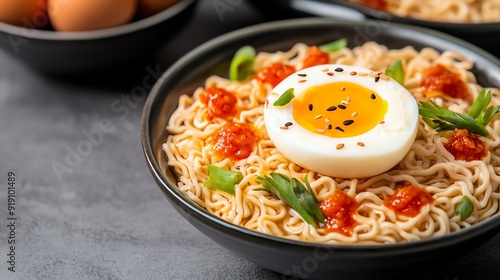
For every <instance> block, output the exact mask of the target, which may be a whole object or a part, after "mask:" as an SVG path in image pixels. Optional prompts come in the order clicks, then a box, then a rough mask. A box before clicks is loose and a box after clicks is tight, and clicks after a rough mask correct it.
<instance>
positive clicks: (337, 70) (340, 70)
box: [335, 67, 344, 72]
mask: <svg viewBox="0 0 500 280" xmlns="http://www.w3.org/2000/svg"><path fill="white" fill-rule="evenodd" d="M342 71H344V69H342V68H340V67H337V68H335V72H342Z"/></svg>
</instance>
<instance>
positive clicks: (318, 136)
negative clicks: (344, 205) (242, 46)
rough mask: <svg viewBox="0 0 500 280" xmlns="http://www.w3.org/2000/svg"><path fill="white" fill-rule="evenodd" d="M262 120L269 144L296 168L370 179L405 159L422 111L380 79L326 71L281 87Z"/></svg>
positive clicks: (366, 73)
mask: <svg viewBox="0 0 500 280" xmlns="http://www.w3.org/2000/svg"><path fill="white" fill-rule="evenodd" d="M291 93H293V98H291V100H290V101H289V102H285V103H283V102H282V101H283V100H284V99H286V97H291ZM282 95H285V96H282ZM280 97H281V98H280ZM277 100H279V101H278V102H276V101H277ZM275 102H276V103H275ZM264 120H265V124H266V129H267V132H268V134H269V137H270V139H271V141H273V143H274V144H275V146H276V148H277V149H278V150H279V151H280V152H281V153H282V154H283V155H284V156H286V157H287V158H288V159H290V160H291V161H293V162H294V163H296V164H298V165H300V166H301V167H304V168H307V169H310V170H313V171H316V172H317V173H319V174H322V175H328V176H332V177H340V178H364V177H370V176H374V175H377V174H380V173H383V172H385V171H387V170H389V169H391V168H392V167H394V166H395V165H396V164H398V162H399V161H401V160H402V159H403V158H404V156H405V155H406V153H407V152H408V151H409V149H410V148H411V146H412V144H413V142H414V140H415V136H416V134H417V125H418V105H417V102H416V100H415V98H414V97H413V95H412V94H411V93H410V92H409V91H408V90H407V89H405V88H404V87H403V86H401V85H400V84H399V83H398V82H396V81H395V80H393V79H392V78H390V77H388V76H385V75H383V74H382V73H381V72H378V73H377V72H374V71H371V70H370V69H366V68H362V67H355V66H348V65H340V64H323V65H317V66H313V67H309V68H306V69H303V70H300V71H297V72H296V73H294V74H292V75H290V76H288V77H287V78H285V79H284V80H283V81H282V82H281V83H279V84H278V85H277V86H276V87H275V88H274V89H273V90H272V93H271V94H270V95H269V96H268V98H267V102H266V105H265V108H264Z"/></svg>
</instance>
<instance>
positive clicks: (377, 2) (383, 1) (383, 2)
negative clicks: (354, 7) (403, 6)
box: [354, 0, 389, 11]
mask: <svg viewBox="0 0 500 280" xmlns="http://www.w3.org/2000/svg"><path fill="white" fill-rule="evenodd" d="M354 2H359V3H361V4H363V5H365V6H368V7H370V8H374V9H377V10H381V11H387V9H388V8H389V3H387V0H356V1H354Z"/></svg>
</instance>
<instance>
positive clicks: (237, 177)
mask: <svg viewBox="0 0 500 280" xmlns="http://www.w3.org/2000/svg"><path fill="white" fill-rule="evenodd" d="M207 166H208V180H206V181H205V187H207V188H209V189H211V190H221V191H224V192H227V193H229V194H234V186H235V185H236V184H238V183H239V182H241V180H243V174H242V173H241V172H236V171H231V170H226V169H224V168H221V167H218V166H215V165H213V164H210V163H209V164H207Z"/></svg>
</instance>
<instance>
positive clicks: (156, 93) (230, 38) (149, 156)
mask: <svg viewBox="0 0 500 280" xmlns="http://www.w3.org/2000/svg"><path fill="white" fill-rule="evenodd" d="M370 21H371V20H361V21H355V20H352V21H347V20H336V19H332V18H321V17H305V18H297V19H284V20H276V21H270V22H265V23H260V24H256V25H252V26H247V27H243V28H240V29H237V30H234V31H231V32H228V33H226V34H223V35H220V36H217V37H215V38H213V39H211V40H209V41H207V42H205V43H203V44H201V45H199V46H198V47H196V48H194V49H192V50H191V51H189V52H188V53H186V54H185V55H184V56H182V57H181V58H179V59H178V60H177V61H176V62H174V63H173V64H172V65H171V66H170V67H169V68H168V69H167V70H166V71H165V72H164V73H163V74H162V75H161V76H160V77H159V79H158V80H157V82H156V83H155V85H154V86H153V87H152V89H151V91H150V93H149V95H148V97H147V99H146V101H145V104H144V107H143V113H142V116H141V144H142V149H143V154H144V156H145V159H146V163H147V165H148V168H149V170H150V172H151V173H152V175H153V177H154V179H155V181H156V183H157V184H158V186H159V187H160V189H161V190H162V192H163V193H164V195H166V196H173V197H174V198H175V199H176V201H178V202H180V203H181V204H182V206H183V207H186V208H188V209H189V211H192V212H194V214H196V215H198V216H201V217H202V218H203V219H206V221H207V222H208V221H209V222H212V223H214V224H217V225H218V226H222V227H224V228H226V229H230V230H234V231H237V232H239V233H243V234H245V235H251V236H253V237H256V238H262V239H266V240H270V241H275V242H279V243H282V244H289V245H294V246H300V247H307V248H317V247H318V246H321V247H325V248H330V249H334V250H340V251H364V252H372V253H373V252H375V251H380V250H381V249H384V250H394V251H414V252H422V251H425V250H426V249H425V248H429V247H433V248H442V247H447V246H449V245H452V244H456V243H460V242H463V241H465V240H469V239H472V238H474V237H477V236H479V235H482V234H484V233H486V232H489V231H492V230H496V233H495V234H499V233H500V213H497V214H495V215H494V216H492V217H490V218H488V219H487V220H485V221H482V222H480V223H479V224H476V225H474V226H472V227H469V228H464V229H461V230H460V231H458V232H452V233H449V234H447V235H445V236H439V237H432V238H426V239H421V240H417V241H409V242H400V243H393V244H329V243H328V244H327V243H316V242H308V241H299V240H292V239H287V238H283V237H276V236H272V235H269V234H265V233H261V232H257V231H253V230H251V229H248V228H245V227H242V226H239V225H235V224H232V223H230V222H228V221H225V220H223V219H220V218H218V217H216V216H214V215H212V214H211V213H209V212H208V211H206V210H205V209H204V208H202V207H200V206H199V205H197V204H196V203H194V202H193V201H191V200H189V199H188V198H187V197H186V196H185V195H184V194H182V193H181V192H180V191H179V190H178V189H177V188H176V186H175V184H173V183H172V182H170V181H169V180H168V178H167V177H166V176H165V174H164V173H163V171H162V169H161V167H160V166H159V164H158V162H157V160H156V152H155V151H154V150H153V145H152V138H151V132H152V128H151V125H150V124H151V123H150V122H151V121H152V117H153V116H152V115H151V113H152V110H153V107H154V106H155V103H156V102H159V101H157V99H158V98H160V97H162V96H168V94H166V93H165V94H163V95H162V93H161V88H162V85H163V84H165V83H166V82H168V81H169V77H170V76H171V75H174V73H175V72H177V71H180V70H181V69H182V68H183V65H186V64H189V63H192V62H194V61H197V59H198V58H199V57H200V56H202V55H203V54H204V53H209V52H210V51H212V50H214V49H216V48H220V47H221V46H223V45H225V44H227V43H230V42H234V41H235V40H238V39H241V38H245V37H248V36H252V35H258V34H262V33H266V32H270V31H277V30H280V29H290V28H293V27H294V26H297V27H298V26H300V27H304V26H309V27H314V26H327V25H328V26H351V27H354V26H356V25H359V24H366V23H367V22H370ZM388 27H392V28H396V29H404V30H405V31H408V32H413V33H415V34H417V33H418V34H419V35H421V36H425V37H427V38H430V39H433V40H438V41H440V42H444V41H448V43H452V44H455V45H457V46H458V47H460V48H464V49H468V50H469V51H471V52H476V53H477V55H479V56H483V57H484V58H485V59H487V60H489V61H490V62H492V63H493V64H496V65H497V66H500V59H498V58H497V57H495V56H493V55H492V54H490V53H488V52H486V51H484V50H483V49H481V48H479V47H477V46H474V45H473V44H471V43H468V42H466V41H464V40H462V39H459V38H457V37H454V36H451V35H448V34H445V33H443V32H440V31H435V30H430V29H428V28H425V27H419V26H411V25H406V24H401V23H390V24H389V25H388ZM499 73H500V72H499ZM160 101H161V102H162V103H163V102H165V100H164V99H162V100H160ZM424 245H425V246H424Z"/></svg>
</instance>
